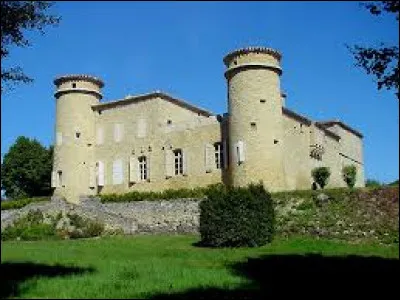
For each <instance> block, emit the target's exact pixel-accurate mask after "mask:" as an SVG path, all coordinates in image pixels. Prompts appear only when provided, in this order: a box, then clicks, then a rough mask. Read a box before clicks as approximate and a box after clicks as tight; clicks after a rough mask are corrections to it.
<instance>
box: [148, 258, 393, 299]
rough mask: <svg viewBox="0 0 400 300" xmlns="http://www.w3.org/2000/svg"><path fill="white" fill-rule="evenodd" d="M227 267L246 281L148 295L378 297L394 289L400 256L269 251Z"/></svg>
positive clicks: (243, 297) (220, 297)
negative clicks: (241, 283)
mask: <svg viewBox="0 0 400 300" xmlns="http://www.w3.org/2000/svg"><path fill="white" fill-rule="evenodd" d="M228 268H230V269H231V270H232V272H233V273H234V274H235V275H239V276H243V277H245V278H247V279H248V280H249V283H248V284H244V285H242V286H239V287H237V288H232V289H223V288H214V287H209V288H208V287H205V288H198V289H191V290H187V291H185V292H182V293H176V294H159V295H155V296H153V297H152V298H151V299H157V300H159V299H260V298H267V297H268V296H271V295H275V294H277V295H279V296H285V295H295V296H300V295H301V296H308V297H309V296H314V295H315V296H319V297H323V298H325V297H326V296H340V297H343V296H348V295H355V296H358V297H359V296H361V295H363V296H365V295H367V296H372V295H374V294H377V295H379V296H380V297H382V296H383V295H391V294H392V293H394V292H396V291H397V284H398V283H397V281H398V278H399V276H398V275H399V260H398V259H385V258H380V257H363V256H331V257H327V256H321V255H314V254H308V255H267V256H262V257H260V258H250V259H248V260H247V261H246V262H243V263H236V264H234V265H232V266H229V267H228ZM358 297H357V298H358Z"/></svg>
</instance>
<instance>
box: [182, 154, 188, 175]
mask: <svg viewBox="0 0 400 300" xmlns="http://www.w3.org/2000/svg"><path fill="white" fill-rule="evenodd" d="M182 164H183V170H182V171H183V173H182V175H185V176H186V175H188V153H187V151H186V149H182Z"/></svg>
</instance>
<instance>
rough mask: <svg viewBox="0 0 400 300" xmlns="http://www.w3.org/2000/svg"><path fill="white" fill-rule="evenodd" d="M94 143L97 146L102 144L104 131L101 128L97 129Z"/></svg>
mask: <svg viewBox="0 0 400 300" xmlns="http://www.w3.org/2000/svg"><path fill="white" fill-rule="evenodd" d="M96 143H97V145H101V144H103V143H104V130H103V128H102V127H99V128H97V132H96Z"/></svg>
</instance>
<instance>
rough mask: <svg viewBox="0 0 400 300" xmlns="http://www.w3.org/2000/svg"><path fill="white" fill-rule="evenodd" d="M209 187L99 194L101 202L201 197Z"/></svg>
mask: <svg viewBox="0 0 400 300" xmlns="http://www.w3.org/2000/svg"><path fill="white" fill-rule="evenodd" d="M208 189H209V187H198V188H194V189H167V190H164V191H162V192H141V191H132V192H129V193H125V194H115V193H114V194H104V195H99V198H100V201H101V202H102V203H106V202H132V201H144V200H169V199H179V198H203V197H205V195H206V193H207V191H208Z"/></svg>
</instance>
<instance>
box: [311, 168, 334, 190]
mask: <svg viewBox="0 0 400 300" xmlns="http://www.w3.org/2000/svg"><path fill="white" fill-rule="evenodd" d="M311 176H312V177H313V179H314V181H315V182H316V183H318V185H319V186H320V187H321V189H323V188H324V187H325V186H326V185H327V184H328V179H329V176H331V171H330V169H329V168H328V167H318V168H314V169H312V171H311Z"/></svg>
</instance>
